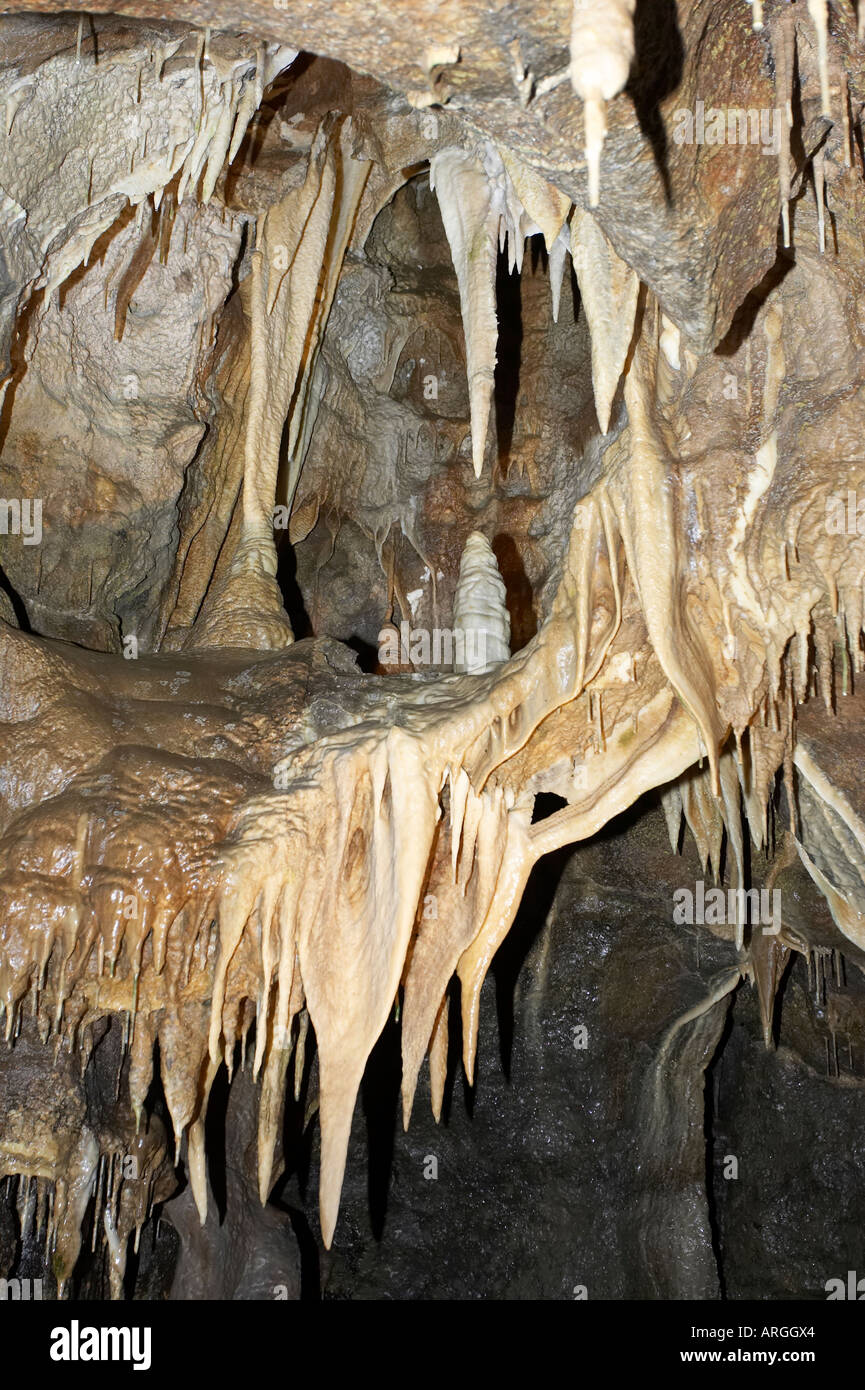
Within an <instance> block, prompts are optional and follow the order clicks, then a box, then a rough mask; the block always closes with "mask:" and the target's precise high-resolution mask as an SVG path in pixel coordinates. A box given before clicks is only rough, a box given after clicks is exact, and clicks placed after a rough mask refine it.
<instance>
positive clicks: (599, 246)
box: [571, 208, 640, 434]
mask: <svg viewBox="0 0 865 1390" xmlns="http://www.w3.org/2000/svg"><path fill="white" fill-rule="evenodd" d="M571 259H572V260H573V263H574V269H575V271H576V274H577V281H578V283H579V286H580V296H581V298H582V302H583V305H584V307H585V310H586V318H587V320H588V324H589V331H590V333H591V337H592V387H593V389H594V394H595V409H596V411H597V414H598V424H599V425H600V427H601V433H602V434H606V433H607V431H608V430H609V428H610V412H611V410H612V406H613V397H614V396H615V394H616V388H617V386H618V384H619V380H620V378H621V375H622V371H623V370H624V366H625V360H626V358H627V355H628V349H629V347H630V345H631V339H632V338H633V336H634V318H635V315H636V311H637V299H638V296H639V293H640V282H639V280H638V278H637V276H636V274H635V273H634V271H633V270H631V268H630V266H628V265H626V264H625V263H624V261H622V260H620V259H619V257H618V256H617V255H616V253H615V251H614V250H613V248H612V246H611V245H610V243H609V242H608V241H607V238H606V237H605V236H604V234H603V232H602V231H601V229H600V227H599V226H598V224H597V222H596V221H595V219H594V218H593V217H592V215H591V214H590V213H587V212H583V211H582V210H581V209H580V208H575V209H574V213H573V216H572V218H571Z"/></svg>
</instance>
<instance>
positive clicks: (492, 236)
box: [430, 143, 639, 477]
mask: <svg viewBox="0 0 865 1390" xmlns="http://www.w3.org/2000/svg"><path fill="white" fill-rule="evenodd" d="M430 183H431V186H432V187H433V188H434V189H435V191H436V193H437V195H438V201H439V207H440V208H441V215H442V221H443V223H444V228H445V232H446V234H447V238H448V242H449V244H450V249H451V255H452V257H453V263H454V268H455V270H456V273H457V282H458V285H459V293H460V308H461V311H462V319H463V330H464V333H465V341H466V366H467V371H468V379H469V402H470V411H471V433H472V462H473V464H474V470H475V474H476V476H477V477H480V475H481V472H482V470H483V461H484V452H485V446H486V436H487V423H488V420H489V413H490V406H491V404H492V397H493V387H494V381H495V368H496V347H497V340H498V321H497V315H496V260H497V253H498V251H499V250H503V249H504V248H505V246H507V248H508V256H509V264H510V269H511V270H514V269H516V270H517V271H518V272H519V271H520V269H521V268H522V261H523V248H524V245H525V241H526V238H527V237H529V236H534V235H536V234H541V235H543V238H544V242H545V245H546V247H547V251H548V253H549V265H550V284H551V288H552V311H553V318H554V319H556V320H557V319H558V313H559V303H560V296H561V286H562V275H563V271H564V266H565V259H566V255H567V253H568V251H570V253H571V258H572V261H573V265H574V270H575V271H576V274H577V279H578V282H579V287H580V294H581V296H582V302H583V305H584V307H585V310H586V318H587V320H588V324H589V331H590V333H591V337H592V381H593V385H594V391H595V402H596V407H597V413H598V421H599V424H600V427H601V431H602V432H603V433H606V432H607V430H608V429H609V424H610V412H611V408H612V401H613V397H614V395H615V391H616V387H617V385H618V383H619V380H620V378H621V374H622V371H623V369H624V365H625V360H626V357H627V352H628V348H629V346H630V342H631V338H632V336H633V329H634V317H635V313H636V307H637V296H638V293H639V281H638V279H637V276H636V275H635V274H634V272H633V271H632V270H631V269H630V268H629V267H628V266H627V265H625V264H624V263H623V262H622V261H621V260H620V259H619V257H618V256H617V255H616V253H615V251H614V250H613V248H612V246H611V245H610V244H609V242H608V241H607V239H606V237H605V236H604V234H603V232H602V231H601V229H600V227H599V226H598V224H597V223H596V222H595V220H594V218H593V217H592V216H591V215H590V214H589V213H585V212H583V211H581V210H580V209H578V208H574V207H572V205H571V201H570V199H569V198H568V197H567V196H566V195H565V194H563V193H561V192H560V191H559V190H558V189H557V188H555V187H553V185H551V184H549V183H547V182H546V181H545V180H544V179H542V178H541V177H540V176H539V175H538V174H536V173H535V171H534V170H532V169H531V168H530V167H529V166H527V165H525V164H523V162H522V161H521V160H520V159H518V158H517V156H516V155H514V154H513V152H511V151H506V150H500V149H498V148H497V147H495V146H493V145H491V144H489V143H488V144H486V145H485V146H484V147H483V148H482V149H480V150H478V151H474V152H468V151H465V150H462V149H456V148H453V149H444V150H441V151H439V152H438V153H437V154H435V155H434V156H433V158H432V159H431V161H430Z"/></svg>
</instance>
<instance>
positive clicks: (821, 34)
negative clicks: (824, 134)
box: [808, 0, 832, 121]
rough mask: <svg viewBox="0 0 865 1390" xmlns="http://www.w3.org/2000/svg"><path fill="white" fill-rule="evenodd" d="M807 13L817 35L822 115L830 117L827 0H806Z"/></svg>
mask: <svg viewBox="0 0 865 1390" xmlns="http://www.w3.org/2000/svg"><path fill="white" fill-rule="evenodd" d="M808 13H809V15H810V16H811V22H812V24H813V25H814V31H815V33H816V35H817V64H818V68H819V72H820V101H821V105H822V110H823V115H824V116H826V117H827V118H828V119H829V120H830V121H831V119H832V101H831V98H830V95H829V5H828V0H808Z"/></svg>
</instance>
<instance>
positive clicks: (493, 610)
mask: <svg viewBox="0 0 865 1390" xmlns="http://www.w3.org/2000/svg"><path fill="white" fill-rule="evenodd" d="M505 598H506V593H505V585H504V581H503V579H502V577H501V574H500V572H499V567H498V563H497V561H496V557H495V555H494V554H493V549H492V546H491V545H490V543H489V541H488V540H487V538H486V536H484V535H482V534H481V533H480V531H472V533H471V535H470V536H469V537H468V539H467V541H466V543H465V547H464V548H463V554H462V559H461V561H460V572H459V579H458V580H457V587H456V592H455V594H454V631H455V633H457V634H459V635H460V637H461V639H462V643H463V652H462V656H461V657H460V656H459V655H458V656H457V660H456V662H455V665H454V669H455V670H456V671H460V672H466V673H467V674H469V675H482V674H484V672H486V671H491V670H492V669H493V668H494V667H495V666H498V665H500V664H501V663H502V662H503V661H507V660H508V658H509V657H510V654H511V649H510V637H511V619H510V614H509V613H508V609H507V604H506V602H505Z"/></svg>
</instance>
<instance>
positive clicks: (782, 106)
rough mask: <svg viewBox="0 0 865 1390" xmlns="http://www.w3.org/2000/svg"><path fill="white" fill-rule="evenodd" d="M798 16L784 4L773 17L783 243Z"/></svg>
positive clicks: (787, 227) (787, 211)
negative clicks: (779, 11)
mask: <svg viewBox="0 0 865 1390" xmlns="http://www.w3.org/2000/svg"><path fill="white" fill-rule="evenodd" d="M795 51H796V20H795V15H794V14H793V13H792V11H791V10H790V9H789V8H787V7H785V8H784V9H783V10H782V12H781V13H780V14H778V15H776V16H775V17H774V18H773V20H772V56H773V58H774V61H775V108H776V111H778V112H779V114H780V121H781V130H780V133H779V145H778V184H779V198H780V206H781V222H782V226H783V231H784V245H785V246H789V245H790V169H791V155H790V132H791V130H792V129H793V66H794V62H795Z"/></svg>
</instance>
